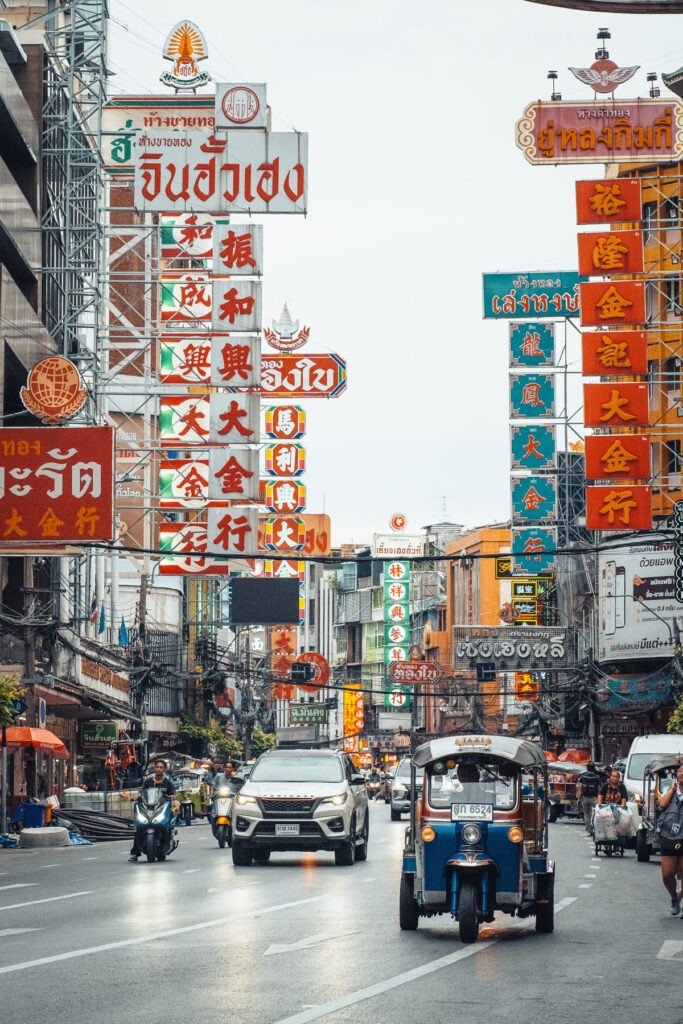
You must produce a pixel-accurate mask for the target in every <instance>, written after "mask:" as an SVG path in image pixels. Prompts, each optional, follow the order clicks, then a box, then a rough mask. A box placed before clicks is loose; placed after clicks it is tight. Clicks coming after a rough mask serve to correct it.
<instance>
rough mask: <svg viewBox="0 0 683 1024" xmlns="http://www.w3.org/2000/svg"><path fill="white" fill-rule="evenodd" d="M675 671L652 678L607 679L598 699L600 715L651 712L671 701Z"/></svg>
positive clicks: (601, 685) (662, 671)
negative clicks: (621, 712)
mask: <svg viewBox="0 0 683 1024" xmlns="http://www.w3.org/2000/svg"><path fill="white" fill-rule="evenodd" d="M672 683H673V680H672V678H671V668H670V667H667V668H663V669H660V670H659V671H658V672H652V673H651V674H650V675H624V676H603V677H601V678H600V682H599V683H598V686H597V689H596V692H595V697H596V700H597V707H598V712H599V713H600V714H604V713H605V712H612V713H614V712H618V711H641V712H642V711H650V710H652V709H653V708H656V707H659V705H660V704H663V703H664V702H665V701H666V700H669V698H670V697H671V691H672Z"/></svg>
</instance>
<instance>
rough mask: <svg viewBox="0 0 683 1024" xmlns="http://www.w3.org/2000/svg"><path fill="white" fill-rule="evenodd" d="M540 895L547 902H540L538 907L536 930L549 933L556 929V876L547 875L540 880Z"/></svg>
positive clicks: (543, 933)
mask: <svg viewBox="0 0 683 1024" xmlns="http://www.w3.org/2000/svg"><path fill="white" fill-rule="evenodd" d="M538 895H539V897H540V898H541V899H543V900H547V901H548V902H547V903H539V904H538V905H537V907H536V931H537V932H539V933H540V934H542V935H549V934H550V932H552V931H554V929H555V876H554V875H547V876H546V877H545V878H543V879H540V878H539V880H538Z"/></svg>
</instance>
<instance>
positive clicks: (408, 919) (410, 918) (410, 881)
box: [398, 874, 420, 932]
mask: <svg viewBox="0 0 683 1024" xmlns="http://www.w3.org/2000/svg"><path fill="white" fill-rule="evenodd" d="M414 893H415V876H414V875H406V874H402V875H401V890H400V893H399V902H398V923H399V925H400V926H401V930H402V931H404V932H414V931H415V929H416V928H417V924H418V921H419V920H420V913H419V911H418V908H417V900H416V899H415V895H414Z"/></svg>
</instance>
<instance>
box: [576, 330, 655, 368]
mask: <svg viewBox="0 0 683 1024" xmlns="http://www.w3.org/2000/svg"><path fill="white" fill-rule="evenodd" d="M581 345H582V349H583V375H584V377H609V376H619V377H630V376H631V375H632V374H635V373H647V335H646V333H645V331H584V332H583V334H582V335H581Z"/></svg>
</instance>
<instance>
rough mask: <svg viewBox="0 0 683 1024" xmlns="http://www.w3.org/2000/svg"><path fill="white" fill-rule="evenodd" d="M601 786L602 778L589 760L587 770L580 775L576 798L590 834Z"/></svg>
mask: <svg viewBox="0 0 683 1024" xmlns="http://www.w3.org/2000/svg"><path fill="white" fill-rule="evenodd" d="M601 786H602V778H601V777H600V775H598V772H597V770H596V768H595V764H594V763H593V761H589V762H588V764H587V765H586V770H585V772H584V773H583V775H581V776H579V782H578V785H577V787H576V798H577V800H578V801H579V806H580V807H581V810H582V811H583V824H584V826H585V828H586V832H588V834H589V835H590V832H591V821H592V818H593V811H594V810H595V805H596V803H597V802H598V795H599V793H600V787H601Z"/></svg>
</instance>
